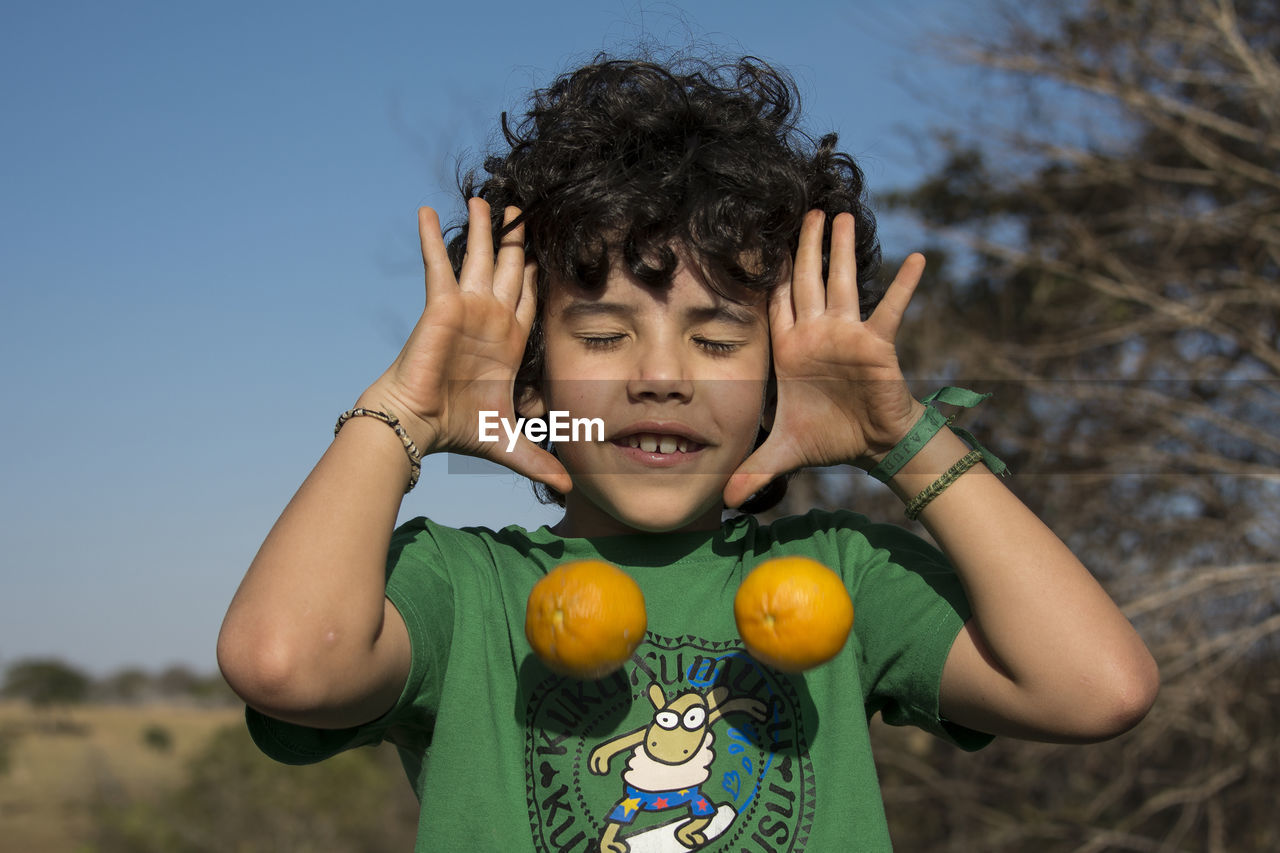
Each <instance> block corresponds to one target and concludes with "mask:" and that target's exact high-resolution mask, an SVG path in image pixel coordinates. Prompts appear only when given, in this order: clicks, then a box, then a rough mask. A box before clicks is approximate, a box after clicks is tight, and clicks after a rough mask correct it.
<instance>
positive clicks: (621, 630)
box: [524, 560, 648, 679]
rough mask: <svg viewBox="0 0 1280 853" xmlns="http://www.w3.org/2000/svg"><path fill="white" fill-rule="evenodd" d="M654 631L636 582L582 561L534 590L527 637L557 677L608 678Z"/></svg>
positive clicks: (602, 565)
mask: <svg viewBox="0 0 1280 853" xmlns="http://www.w3.org/2000/svg"><path fill="white" fill-rule="evenodd" d="M647 626H648V622H647V619H646V617H645V611H644V593H642V592H640V587H639V586H638V585H637V584H636V582H635V581H634V580H632V579H631V576H630V575H628V574H627V573H626V572H624V571H622V570H621V569H619V568H618V567H617V566H613V565H610V564H609V563H605V562H602V561H600V560H577V561H574V562H570V563H565V564H563V565H561V566H558V567H556V568H555V569H553V570H552V571H550V572H548V573H547V574H546V576H545V577H543V578H542V579H541V580H539V581H538V582H537V583H536V584H534V585H533V590H532V591H531V592H530V593H529V602H528V604H527V606H526V607H525V614H524V635H525V637H526V638H528V640H529V645H531V646H533V651H534V652H535V653H536V654H537V655H538V657H539V658H541V659H542V662H543V663H545V664H546V665H547V667H548V668H550V669H551V670H552V671H554V672H558V673H560V674H561V675H571V676H573V677H575V678H583V679H587V678H603V677H604V676H606V675H608V674H609V673H611V672H613V671H614V670H616V669H617V668H618V667H620V666H622V665H623V664H624V663H626V661H627V660H628V659H629V658H630V657H631V653H632V652H634V651H635V650H636V646H638V645H640V641H641V640H642V639H644V632H645V628H646V627H647Z"/></svg>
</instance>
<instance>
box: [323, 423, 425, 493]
mask: <svg viewBox="0 0 1280 853" xmlns="http://www.w3.org/2000/svg"><path fill="white" fill-rule="evenodd" d="M352 418H373V419H375V420H379V421H382V422H383V423H384V424H386V425H387V426H389V427H391V428H392V429H393V430H395V432H396V435H397V436H399V437H400V443H401V444H403V445H404V452H405V453H406V454H408V456H409V485H407V486H405V489H404V493H405V494H406V495H407V494H409V492H411V491H413V487H414V486H416V485H418V478H419V477H420V476H422V454H421V453H419V452H418V445H416V444H414V443H413V439H412V438H410V437H409V433H407V432H405V429H404V427H402V426H400V419H399V418H397V417H396V416H395V415H388V414H387V413H386V412H379V411H375V410H374V409H365V408H360V407H357V408H354V409H348V410H347V411H345V412H343V413H342V414H341V415H339V416H338V423H337V424H335V425H334V427H333V434H334V436H335V437H336V436H337V435H338V432H339V430H341V429H342V425H343V424H345V423H346V422H347V421H349V420H351V419H352Z"/></svg>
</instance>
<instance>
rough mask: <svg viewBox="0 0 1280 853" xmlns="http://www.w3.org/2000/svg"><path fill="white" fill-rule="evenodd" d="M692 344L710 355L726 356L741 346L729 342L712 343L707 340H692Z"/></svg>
mask: <svg viewBox="0 0 1280 853" xmlns="http://www.w3.org/2000/svg"><path fill="white" fill-rule="evenodd" d="M693 342H694V343H695V344H697V345H698V346H700V347H702V348H703V349H704V350H706V351H707V352H708V353H711V354H712V355H728V354H729V353H731V352H735V351H736V350H737V349H738V348H739V347H741V346H742V344H737V343H732V342H729V341H713V340H709V339H707V338H694V339H693Z"/></svg>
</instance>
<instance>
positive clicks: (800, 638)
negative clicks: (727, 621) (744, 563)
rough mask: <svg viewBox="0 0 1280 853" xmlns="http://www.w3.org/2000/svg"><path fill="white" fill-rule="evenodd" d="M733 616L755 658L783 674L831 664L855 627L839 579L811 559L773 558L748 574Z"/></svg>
mask: <svg viewBox="0 0 1280 853" xmlns="http://www.w3.org/2000/svg"><path fill="white" fill-rule="evenodd" d="M733 618H734V619H735V620H736V621H737V623H738V633H739V634H741V635H742V642H743V643H744V644H746V647H747V651H748V652H750V654H751V656H752V657H753V658H755V659H756V660H758V661H760V662H761V663H763V664H767V665H768V666H771V667H773V668H774V669H779V670H782V671H783V672H800V671H801V670H805V669H809V668H810V667H815V666H817V665H818V664H820V663H826V662H827V661H829V660H831V659H832V658H833V657H835V656H836V654H838V653H839V651H840V650H841V649H842V648H844V643H845V640H847V639H848V637H849V630H850V629H851V628H853V601H852V600H851V599H850V598H849V591H848V590H847V589H845V586H844V581H842V580H840V577H839V575H837V574H836V573H835V572H833V571H831V570H830V569H828V568H827V567H826V566H824V565H822V563H819V562H818V561H817V560H811V559H809V558H808V557H774V558H773V559H771V560H765V561H764V562H763V563H761V564H760V565H758V566H756V568H755V569H754V570H753V571H752V572H751V574H749V575H747V577H746V578H745V579H744V580H743V581H742V585H741V586H739V587H738V593H737V595H735V596H734V598H733Z"/></svg>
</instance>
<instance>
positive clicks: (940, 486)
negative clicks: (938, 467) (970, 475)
mask: <svg viewBox="0 0 1280 853" xmlns="http://www.w3.org/2000/svg"><path fill="white" fill-rule="evenodd" d="M981 461H982V451H981V450H970V451H969V452H968V453H966V454H965V455H964V456H961V457H960V461H959V462H957V463H956V464H954V465H952V466H951V467H950V468H948V469H947V470H946V471H944V472H943V474H942V476H941V477H939V478H938V479H936V480H934V481H933V482H932V483H930V484H929V487H928V488H927V489H925V490H924V491H923V492H921V493H920V494H918V495H916V496H915V497H914V498H912V499H911V502H910V503H908V504H907V509H906V513H907V518H909V519H911V520H912V521H915V520H916V519H917V518H919V517H920V513H921V512H922V511H923V510H924V508H925V507H926V506H928V505H929V502H930V501H932V500H933V499H934V498H936V497H937V496H938V495H940V494H942V493H943V492H944V491H945V490H946V488H947V486H950V485H951V484H952V483H954V482H955V481H956V480H958V479H960V475H961V474H963V473H964V472H965V471H968V470H969V469H970V468H972V467H973V466H974V465H977V464H978V463H979V462H981Z"/></svg>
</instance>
